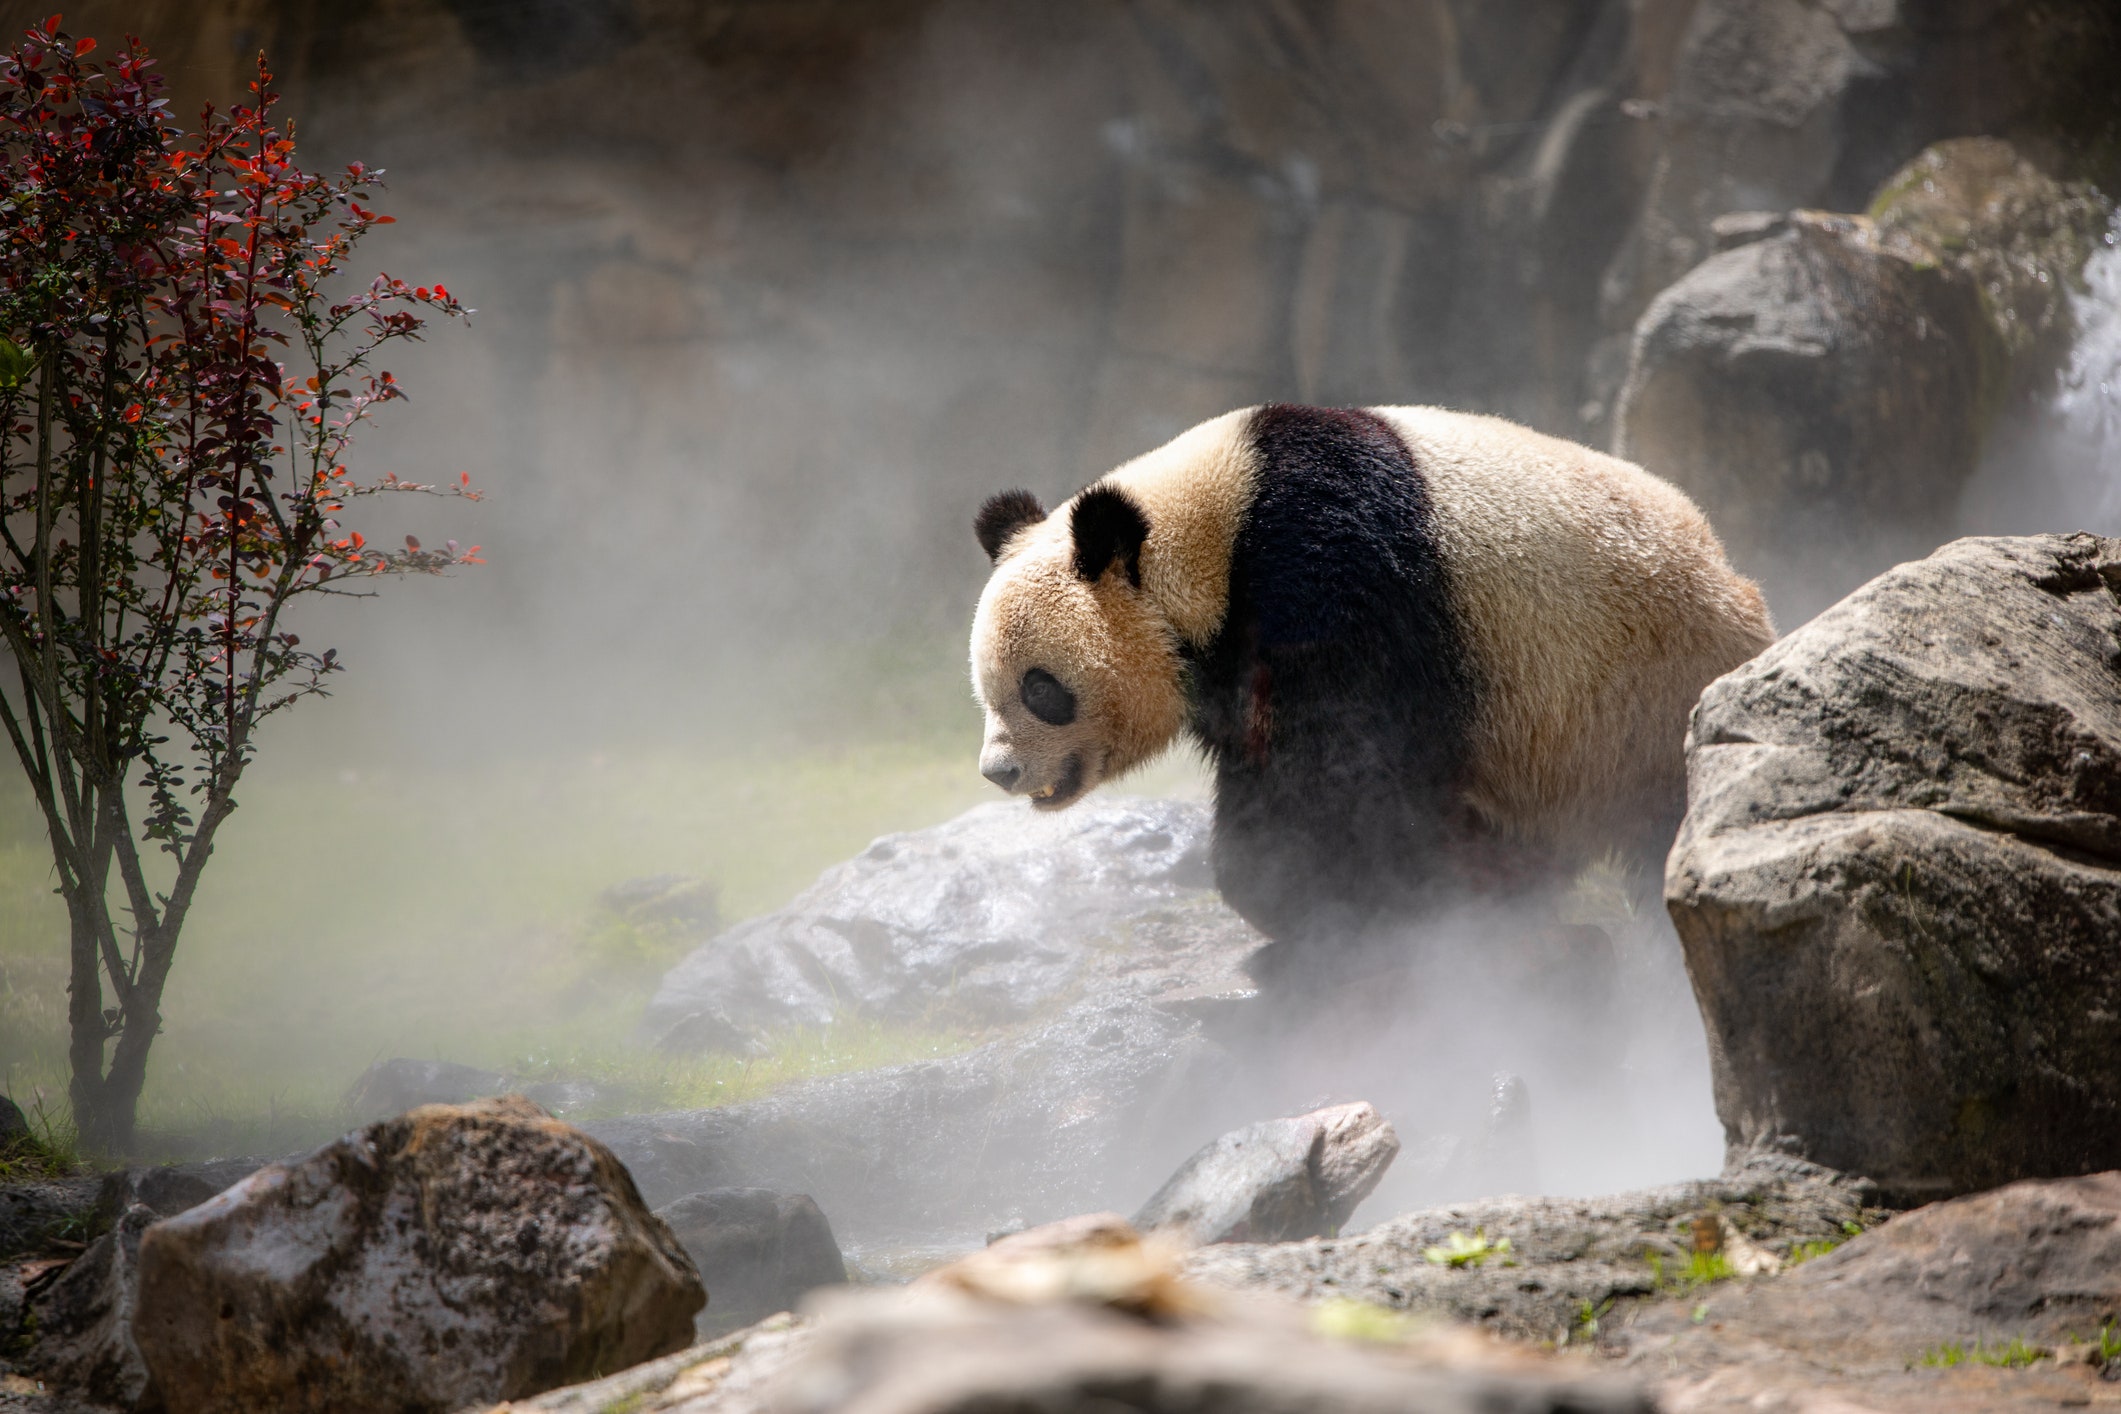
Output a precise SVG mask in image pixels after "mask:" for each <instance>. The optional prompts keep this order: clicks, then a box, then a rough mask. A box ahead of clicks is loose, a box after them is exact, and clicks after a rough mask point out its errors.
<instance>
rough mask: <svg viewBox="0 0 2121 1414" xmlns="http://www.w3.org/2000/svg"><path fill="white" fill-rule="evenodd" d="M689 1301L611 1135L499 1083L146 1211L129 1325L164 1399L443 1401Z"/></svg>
mask: <svg viewBox="0 0 2121 1414" xmlns="http://www.w3.org/2000/svg"><path fill="white" fill-rule="evenodd" d="M135 1211H138V1210H137V1209H136V1210H135ZM703 1300H704V1297H703V1293H702V1291H701V1288H700V1282H699V1278H698V1276H697V1274H696V1273H695V1272H694V1271H693V1269H692V1264H691V1262H690V1261H689V1260H688V1259H687V1257H686V1256H685V1254H684V1251H683V1249H682V1248H680V1247H679V1246H678V1244H677V1242H676V1240H675V1239H674V1238H673V1237H672V1236H671V1235H670V1231H669V1229H668V1228H667V1227H665V1226H664V1225H663V1223H662V1222H661V1221H660V1220H658V1219H657V1218H656V1217H654V1216H653V1215H652V1214H651V1213H649V1211H648V1210H647V1208H646V1206H645V1205H644V1204H642V1202H641V1200H640V1197H639V1195H638V1194H637V1193H636V1191H635V1189H634V1186H633V1182H632V1180H631V1179H630V1178H629V1177H628V1176H627V1174H626V1172H625V1170H624V1168H623V1167H621V1166H620V1164H619V1163H618V1161H617V1160H616V1159H614V1158H613V1157H612V1156H611V1154H610V1153H609V1151H607V1150H605V1149H604V1148H603V1146H602V1145H600V1144H597V1143H595V1142H594V1141H592V1140H590V1139H588V1138H587V1137H586V1136H584V1135H582V1134H580V1133H579V1132H577V1131H575V1130H573V1129H570V1128H569V1127H567V1126H566V1125H564V1124H561V1123H560V1122H558V1121H556V1120H553V1119H551V1118H550V1117H549V1116H547V1115H545V1114H544V1113H543V1112H542V1111H540V1110H538V1109H537V1108H536V1107H535V1106H532V1105H530V1104H529V1103H527V1102H525V1101H523V1100H521V1099H516V1098H511V1099H504V1100H492V1101H482V1102H479V1103H476V1104H471V1105H465V1106H461V1107H452V1106H440V1105H436V1106H428V1107H425V1108H423V1109H419V1110H415V1111H413V1112H412V1113H410V1114H407V1115H404V1116H402V1117H400V1118H398V1119H395V1120H390V1121H387V1122H384V1123H381V1124H376V1125H371V1126H369V1127H368V1128H367V1129H364V1130H361V1131H359V1132H358V1133H356V1134H353V1135H350V1136H348V1137H347V1138H345V1139H343V1140H340V1141H338V1142H337V1143H334V1144H331V1145H327V1146H326V1147H325V1148H323V1149H320V1150H318V1151H317V1152H316V1153H315V1154H313V1155H311V1156H310V1157H309V1158H307V1159H304V1160H302V1161H300V1162H298V1163H294V1164H286V1165H283V1164H274V1165H271V1166H269V1167H267V1168H265V1169H263V1170H261V1171H259V1172H258V1173H257V1174H255V1175H253V1176H252V1177H250V1178H248V1179H246V1180H244V1181H243V1182H242V1183H240V1184H238V1185H237V1186H236V1187H234V1188H232V1189H230V1190H228V1191H227V1192H225V1193H222V1194H221V1195H219V1196H218V1197H216V1198H214V1199H213V1200H211V1201H210V1202H208V1203H206V1204H204V1205H202V1206H200V1207H196V1208H193V1209H191V1210H190V1211H188V1212H186V1213H184V1214H182V1215H180V1216H178V1217H176V1218H172V1219H168V1220H165V1221H163V1222H160V1223H158V1224H156V1225H155V1226H154V1227H152V1228H151V1229H150V1230H149V1231H148V1232H147V1233H146V1234H145V1236H144V1237H143V1238H142V1239H141V1241H140V1244H139V1290H138V1297H137V1301H136V1308H137V1310H138V1311H139V1312H140V1316H139V1319H138V1320H137V1321H136V1323H135V1326H134V1339H135V1340H136V1341H137V1342H138V1345H139V1349H140V1351H141V1353H142V1355H143V1356H144V1357H145V1360H146V1365H147V1368H148V1369H149V1370H150V1371H151V1372H152V1377H153V1382H154V1385H155V1388H156V1391H157V1393H158V1395H159V1397H160V1398H162V1399H163V1400H165V1401H166V1402H167V1403H168V1405H169V1407H170V1408H171V1409H172V1410H174V1411H177V1414H191V1411H216V1410H228V1411H236V1410H257V1409H274V1410H289V1411H293V1410H318V1411H322V1410H340V1409H350V1408H363V1409H399V1410H433V1411H438V1414H439V1411H446V1410H452V1409H458V1408H461V1407H463V1406H465V1405H468V1404H473V1403H477V1402H481V1401H485V1400H491V1399H495V1398H503V1397H510V1396H515V1395H523V1394H533V1393H536V1392H537V1391H539V1390H542V1389H548V1388H551V1387H552V1386H554V1385H557V1384H561V1383H564V1382H566V1381H568V1380H571V1379H580V1378H582V1377H584V1376H587V1375H589V1374H592V1373H594V1372H596V1371H599V1370H612V1369H621V1368H624V1367H626V1366H628V1365H632V1364H635V1363H637V1362H639V1361H642V1360H646V1359H649V1358H651V1357H653V1356H656V1355H660V1354H664V1353H666V1352H668V1351H671V1350H674V1349H678V1348H681V1347H683V1346H684V1345H686V1344H687V1343H689V1342H690V1340H691V1339H692V1330H693V1327H692V1317H693V1314H694V1312H696V1311H697V1310H698V1309H699V1308H700V1306H701V1305H702V1303H703Z"/></svg>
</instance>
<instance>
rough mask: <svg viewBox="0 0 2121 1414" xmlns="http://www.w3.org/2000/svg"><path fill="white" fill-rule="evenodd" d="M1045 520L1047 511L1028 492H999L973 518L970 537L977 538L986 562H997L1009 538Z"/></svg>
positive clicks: (989, 498)
mask: <svg viewBox="0 0 2121 1414" xmlns="http://www.w3.org/2000/svg"><path fill="white" fill-rule="evenodd" d="M1045 518H1046V508H1045V507H1044V506H1042V505H1040V504H1039V503H1038V497H1036V496H1034V495H1032V494H1031V493H1030V492H1029V491H998V492H996V493H995V494H994V495H992V496H989V497H988V498H987V503H986V504H985V505H983V506H981V507H980V508H979V514H978V515H976V516H974V517H973V518H972V533H973V534H975V535H977V536H978V537H979V547H980V548H981V549H982V550H985V551H986V552H987V558H988V559H990V560H999V559H1000V558H1001V557H1002V547H1003V546H1004V545H1007V544H1008V543H1009V537H1010V536H1012V535H1014V534H1016V532H1017V531H1019V530H1022V529H1023V528H1024V527H1025V526H1027V525H1036V524H1037V523H1038V522H1039V521H1042V520H1044V519H1045Z"/></svg>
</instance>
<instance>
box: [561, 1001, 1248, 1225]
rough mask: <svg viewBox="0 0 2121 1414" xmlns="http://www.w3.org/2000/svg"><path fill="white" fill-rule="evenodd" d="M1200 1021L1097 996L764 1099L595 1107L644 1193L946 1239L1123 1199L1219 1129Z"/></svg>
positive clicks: (599, 1127) (1209, 1051) (594, 1126)
mask: <svg viewBox="0 0 2121 1414" xmlns="http://www.w3.org/2000/svg"><path fill="white" fill-rule="evenodd" d="M1223 1064H1224V1063H1223V1062H1222V1060H1221V1053H1220V1052H1219V1050H1218V1049H1217V1048H1216V1047H1214V1046H1213V1045H1212V1044H1211V1043H1210V1042H1208V1041H1207V1040H1205V1039H1204V1038H1203V1037H1202V1035H1201V1028H1200V1023H1199V1022H1198V1021H1197V1020H1195V1019H1193V1018H1190V1017H1186V1016H1182V1015H1178V1014H1175V1013H1174V1012H1172V1011H1168V1010H1165V1009H1163V1008H1161V1007H1159V1006H1156V1005H1153V1004H1151V1003H1149V1002H1146V1001H1141V1000H1135V999H1131V998H1125V997H1121V998H1112V997H1105V998H1101V999H1097V1000H1092V1001H1086V1002H1082V1003H1079V1004H1078V1005H1076V1006H1074V1007H1071V1008H1069V1009H1068V1010H1067V1011H1065V1012H1063V1013H1061V1014H1060V1015H1059V1016H1057V1017H1055V1018H1054V1019H1052V1020H1051V1021H1049V1022H1046V1023H1044V1024H1043V1025H1039V1026H1034V1027H1030V1028H1027V1029H1025V1030H1022V1031H1019V1032H1017V1033H1014V1034H1011V1035H1008V1036H1004V1037H1002V1038H999V1039H997V1040H994V1041H990V1042H988V1043H987V1044H986V1045H983V1046H980V1047H978V1048H977V1049H975V1050H972V1051H967V1052H965V1053H963V1054H960V1055H954V1056H947V1057H944V1058H941V1059H938V1060H933V1061H920V1062H915V1063H913V1064H910V1065H899V1066H890V1067H886V1068H883V1069H879V1070H873V1071H867V1072H860V1073H856V1074H850V1075H842V1076H832V1077H827V1078H824V1079H820V1080H814V1081H809V1082H806V1083H804V1084H800V1085H795V1086H791V1087H789V1088H788V1089H786V1090H784V1091H781V1092H779V1093H778V1094H774V1095H771V1096H768V1097H766V1098H764V1099H760V1100H752V1101H748V1102H746V1103H744V1104H739V1105H729V1106H725V1107H722V1108H718V1109H708V1110H696V1111H692V1112H689V1113H678V1114H663V1115H642V1116H637V1117H628V1118H622V1119H609V1120H595V1121H590V1122H588V1123H587V1124H585V1126H584V1128H585V1129H587V1130H588V1131H589V1132H590V1133H592V1134H594V1135H596V1136H597V1137H598V1138H599V1139H601V1140H603V1141H604V1142H605V1143H607V1144H609V1145H610V1146H611V1148H612V1149H613V1151H614V1152H616V1153H617V1154H618V1155H619V1156H620V1158H622V1159H623V1160H624V1161H625V1163H626V1165H627V1167H628V1168H629V1169H630V1170H631V1171H632V1172H633V1174H634V1176H635V1177H636V1178H637V1179H638V1180H639V1181H640V1184H641V1188H642V1191H643V1192H644V1193H646V1194H647V1195H648V1196H649V1198H650V1199H651V1201H655V1202H669V1201H671V1200H672V1199H675V1198H678V1197H680V1196H682V1195H684V1194H687V1193H694V1192H698V1191H700V1190H702V1189H708V1188H725V1187H734V1186H745V1187H759V1188H771V1189H776V1190H779V1191H782V1192H797V1193H808V1194H810V1195H812V1196H813V1197H814V1198H815V1199H816V1200H817V1202H818V1205H819V1206H820V1207H821V1208H823V1209H824V1210H825V1211H827V1212H829V1213H831V1214H832V1221H833V1225H834V1228H835V1230H836V1231H837V1232H838V1233H839V1234H840V1236H841V1238H842V1239H843V1240H844V1241H851V1242H855V1243H858V1244H862V1245H868V1244H872V1243H877V1242H890V1241H899V1240H903V1239H919V1240H925V1241H933V1240H935V1239H936V1238H937V1237H938V1236H941V1235H955V1236H957V1237H960V1238H961V1239H962V1241H963V1243H964V1244H965V1245H968V1246H969V1245H972V1244H975V1243H977V1242H978V1241H979V1234H982V1233H985V1232H987V1231H989V1230H991V1229H994V1228H997V1227H1006V1226H1011V1225H1016V1224H1021V1223H1023V1222H1025V1221H1031V1222H1039V1221H1044V1220H1046V1219H1049V1218H1057V1217H1062V1216H1065V1215H1067V1214H1069V1213H1076V1212H1083V1211H1086V1210H1091V1209H1101V1208H1110V1207H1114V1206H1116V1203H1118V1202H1125V1201H1127V1200H1128V1199H1129V1198H1130V1197H1131V1196H1132V1195H1133V1194H1138V1193H1140V1192H1142V1191H1143V1190H1144V1189H1146V1188H1148V1187H1149V1186H1150V1185H1151V1184H1153V1183H1154V1182H1156V1180H1157V1178H1158V1177H1159V1176H1160V1175H1162V1174H1167V1173H1169V1172H1170V1171H1171V1169H1172V1167H1174V1166H1175V1165H1176V1164H1177V1163H1178V1162H1179V1160H1180V1159H1181V1158H1183V1157H1184V1156H1185V1154H1186V1153H1187V1152H1189V1151H1190V1150H1191V1149H1192V1148H1193V1147H1194V1146H1196V1145H1198V1144H1199V1143H1200V1142H1201V1141H1202V1139H1203V1138H1205V1137H1207V1135H1212V1134H1213V1133H1214V1132H1215V1131H1214V1129H1213V1128H1210V1129H1208V1130H1207V1132H1206V1135H1204V1134H1202V1133H1201V1132H1200V1126H1201V1125H1203V1124H1212V1123H1213V1118H1212V1113H1210V1112H1206V1111H1204V1108H1203V1105H1204V1102H1203V1099H1202V1095H1203V1092H1204V1091H1205V1090H1206V1089H1207V1088H1208V1084H1209V1081H1210V1080H1211V1079H1212V1078H1213V1075H1214V1073H1215V1072H1216V1071H1217V1070H1219V1069H1221V1068H1222V1066H1223Z"/></svg>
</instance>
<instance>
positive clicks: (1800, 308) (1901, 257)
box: [1615, 211, 2002, 619]
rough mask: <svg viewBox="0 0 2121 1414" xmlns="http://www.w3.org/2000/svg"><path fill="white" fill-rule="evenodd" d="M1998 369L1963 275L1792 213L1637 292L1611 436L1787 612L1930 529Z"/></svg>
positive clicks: (1818, 603) (1971, 448) (1945, 514)
mask: <svg viewBox="0 0 2121 1414" xmlns="http://www.w3.org/2000/svg"><path fill="white" fill-rule="evenodd" d="M2000 367H2001V362H2000V359H1999V358H1998V356H1997V350H1996V349H1995V341H1994V336H1993V335H1992V334H1991V333H1990V331H1989V329H1988V326H1987V324H1986V322H1985V321H1984V319H1983V317H1982V311H1981V300H1980V296H1979V293H1978V292H1977V291H1976V289H1975V288H1974V287H1973V286H1972V285H1971V284H1969V283H1968V282H1967V281H1965V280H1963V279H1960V278H1959V277H1957V276H1956V275H1955V274H1954V273H1953V272H1952V271H1951V270H1950V269H1948V268H1947V267H1945V266H1943V265H1940V264H1939V263H1938V262H1937V261H1936V260H1935V259H1934V258H1933V257H1932V256H1931V255H1930V254H1929V253H1928V252H1927V251H1925V250H1923V249H1922V248H1920V247H1918V246H1916V245H1914V244H1913V243H1912V242H1911V241H1907V240H1905V239H1895V238H1893V237H1890V236H1889V235H1887V234H1886V233H1884V232H1881V231H1880V230H1879V229H1878V228H1877V227H1876V226H1875V225H1874V224H1872V223H1871V222H1869V221H1868V220H1867V219H1865V218H1861V217H1850V216H1832V215H1827V214H1824V213H1819V212H1806V211H1800V212H1796V213H1793V214H1792V215H1791V217H1790V218H1789V225H1788V228H1787V229H1786V230H1785V231H1783V232H1782V233H1781V234H1779V235H1773V236H1768V237H1765V238H1763V239H1758V240H1754V241H1751V242H1749V243H1747V244H1744V245H1740V246H1738V247H1737V248H1735V249H1732V250H1727V251H1725V252H1723V253H1722V254H1720V255H1715V256H1712V257H1710V258H1709V259H1707V260H1705V261H1703V262H1702V263H1701V264H1700V265H1697V266H1696V267H1694V268H1693V269H1692V270H1690V271H1689V272H1687V274H1686V275H1685V276H1683V277H1682V278H1680V279H1679V280H1678V281H1677V282H1676V283H1674V284H1672V285H1671V286H1670V287H1668V288H1667V289H1665V290H1664V291H1663V292H1662V293H1660V294H1659V295H1658V296H1657V297H1656V299H1655V300H1653V301H1652V302H1651V304H1650V307H1649V309H1648V310H1647V311H1646V312H1645V313H1644V314H1643V316H1642V318H1641V320H1640V321H1639V322H1638V323H1637V324H1636V326H1635V337H1634V344H1633V347H1632V349H1631V351H1630V355H1629V367H1628V376H1627V382H1626V384H1625V385H1624V386H1623V388H1622V390H1621V394H1620V405H1619V412H1618V416H1617V420H1616V428H1615V446H1616V449H1617V450H1618V452H1619V454H1620V455H1621V456H1624V457H1627V458H1629V459H1630V460H1633V461H1637V462H1640V463H1641V464H1642V465H1643V466H1645V467H1647V468H1648V469H1649V470H1651V471H1653V472H1656V473H1657V474H1658V475H1660V476H1663V477H1666V478H1668V479H1669V480H1671V481H1673V482H1674V483H1676V484H1677V485H1679V486H1680V487H1681V488H1682V489H1684V490H1685V491H1687V492H1688V493H1689V494H1690V495H1692V496H1693V497H1694V498H1695V499H1696V500H1697V501H1699V502H1700V503H1701V506H1702V509H1703V510H1704V511H1706V512H1707V513H1708V516H1709V518H1710V520H1711V521H1712V522H1714V524H1715V526H1716V529H1717V531H1718V532H1719V533H1720V534H1721V535H1722V536H1723V538H1724V541H1725V543H1726V544H1727V545H1728V546H1729V548H1730V551H1731V555H1732V558H1733V559H1734V560H1735V561H1736V562H1737V563H1739V564H1740V565H1744V566H1747V567H1748V572H1750V573H1756V574H1759V575H1761V576H1762V577H1763V578H1765V579H1767V580H1768V581H1769V582H1770V584H1771V587H1773V588H1780V589H1781V590H1783V593H1782V594H1781V595H1779V596H1778V603H1777V609H1778V614H1779V616H1780V617H1783V618H1786V619H1787V618H1792V617H1797V618H1801V617H1803V616H1804V615H1806V614H1808V613H1811V612H1814V611H1816V610H1817V609H1819V608H1823V607H1824V606H1825V605H1826V604H1827V603H1830V602H1832V600H1833V599H1834V598H1835V597H1838V595H1840V594H1842V593H1846V592H1847V591H1848V590H1849V589H1850V588H1853V587H1854V584H1855V583H1856V582H1857V581H1858V580H1859V579H1860V577H1861V576H1862V575H1863V574H1864V573H1866V572H1868V568H1870V567H1875V566H1877V565H1879V564H1888V563H1891V561H1892V560H1893V559H1895V558H1900V557H1902V556H1905V555H1908V554H1919V553H1920V552H1921V551H1922V550H1924V549H1926V548H1928V547H1929V546H1932V545H1934V544H1936V543H1937V541H1938V539H1939V538H1941V537H1942V535H1943V534H1944V533H1945V527H1946V526H1947V525H1948V524H1949V521H1950V517H1951V513H1952V508H1953V503H1954V499H1955V497H1956V495H1957V493H1958V491H1959V488H1960V487H1961V486H1963V485H1964V484H1965V483H1966V481H1967V479H1968V478H1969V477H1970V476H1971V475H1972V474H1973V471H1974V467H1975V464H1976V461H1977V458H1978V456H1979V451H1980V446H1981V437H1982V433H1983V431H1984V428H1985V426H1986V419H1987V417H1988V415H1989V413H1990V412H1991V410H1992V409H1993V408H1994V406H1995V405H1996V400H1997V399H1998V398H1999V397H2000V395H2001V392H2002V388H2001V384H2000V383H1999V382H1998V381H1997V379H1996V376H1995V373H1994V370H1996V369H1999V368H2000ZM1881 542H1882V543H1881ZM1881 557H1882V558H1881Z"/></svg>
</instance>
